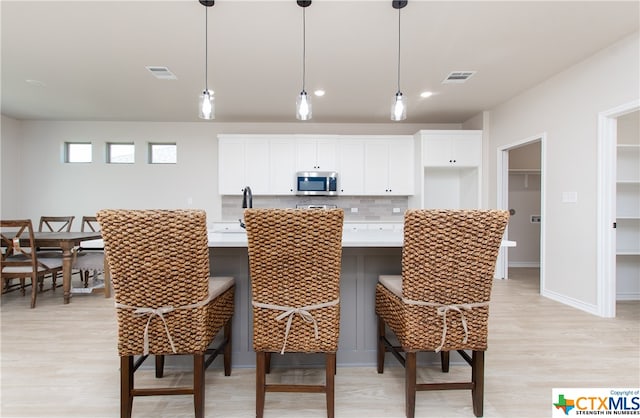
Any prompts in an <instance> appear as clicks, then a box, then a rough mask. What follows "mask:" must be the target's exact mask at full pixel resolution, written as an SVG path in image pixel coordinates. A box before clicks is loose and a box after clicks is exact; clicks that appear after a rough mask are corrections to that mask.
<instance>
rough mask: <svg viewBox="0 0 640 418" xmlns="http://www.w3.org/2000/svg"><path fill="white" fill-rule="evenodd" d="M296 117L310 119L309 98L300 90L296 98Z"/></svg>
mask: <svg viewBox="0 0 640 418" xmlns="http://www.w3.org/2000/svg"><path fill="white" fill-rule="evenodd" d="M296 119H298V120H309V119H311V98H310V97H309V96H308V95H307V92H306V91H304V90H302V91H301V92H300V94H299V95H298V98H297V99H296Z"/></svg>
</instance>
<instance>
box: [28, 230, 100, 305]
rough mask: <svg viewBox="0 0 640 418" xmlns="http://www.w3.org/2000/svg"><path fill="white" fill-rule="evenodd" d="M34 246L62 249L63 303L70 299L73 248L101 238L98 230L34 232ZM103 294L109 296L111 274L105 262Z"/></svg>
mask: <svg viewBox="0 0 640 418" xmlns="http://www.w3.org/2000/svg"><path fill="white" fill-rule="evenodd" d="M33 236H34V239H35V245H36V247H48V248H51V247H56V248H60V249H61V250H62V289H63V293H64V303H65V304H67V303H69V302H70V301H71V273H72V269H73V250H74V248H77V247H79V246H80V243H81V242H83V241H91V240H96V239H102V235H101V234H100V231H97V232H93V231H89V232H75V231H70V232H34V233H33ZM104 296H105V297H107V298H108V297H110V296H111V276H110V274H109V269H108V266H107V263H106V258H105V266H104Z"/></svg>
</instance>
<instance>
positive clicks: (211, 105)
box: [198, 90, 216, 119]
mask: <svg viewBox="0 0 640 418" xmlns="http://www.w3.org/2000/svg"><path fill="white" fill-rule="evenodd" d="M215 110H216V108H215V99H214V97H213V92H212V91H211V90H204V91H203V92H202V94H201V95H200V106H199V114H198V116H200V119H215Z"/></svg>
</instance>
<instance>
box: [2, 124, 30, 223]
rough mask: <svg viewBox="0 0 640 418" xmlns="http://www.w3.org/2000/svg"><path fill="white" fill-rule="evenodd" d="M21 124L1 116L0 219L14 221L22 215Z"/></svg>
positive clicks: (23, 165)
mask: <svg viewBox="0 0 640 418" xmlns="http://www.w3.org/2000/svg"><path fill="white" fill-rule="evenodd" d="M21 137H22V133H21V123H20V122H18V121H17V120H14V119H11V118H8V117H5V116H2V119H1V120H0V190H1V191H2V193H1V194H0V217H2V218H3V219H12V218H13V219H16V218H19V217H20V216H21V214H22V208H23V204H22V199H23V193H22V188H21V183H22V176H23V175H24V173H25V171H27V170H26V169H25V167H26V165H25V164H24V162H23V160H22V152H21V146H20V144H21Z"/></svg>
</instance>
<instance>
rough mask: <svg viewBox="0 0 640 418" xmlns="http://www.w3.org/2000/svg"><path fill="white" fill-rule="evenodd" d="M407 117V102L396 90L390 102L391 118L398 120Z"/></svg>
mask: <svg viewBox="0 0 640 418" xmlns="http://www.w3.org/2000/svg"><path fill="white" fill-rule="evenodd" d="M406 118H407V104H406V103H405V100H404V96H403V95H402V93H401V92H397V93H396V95H395V96H394V97H393V103H391V120H393V121H399V120H405V119H406Z"/></svg>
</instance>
